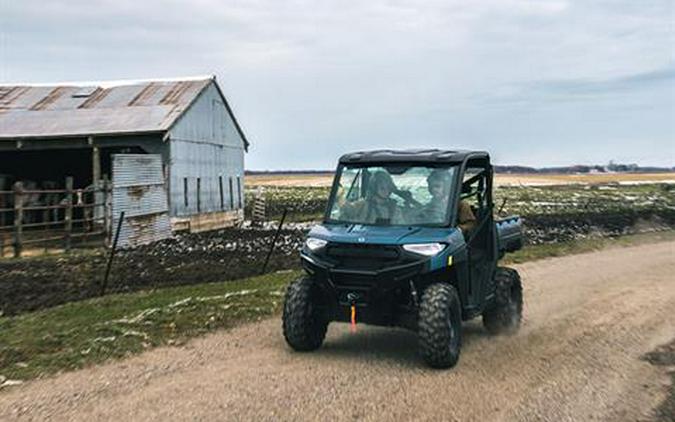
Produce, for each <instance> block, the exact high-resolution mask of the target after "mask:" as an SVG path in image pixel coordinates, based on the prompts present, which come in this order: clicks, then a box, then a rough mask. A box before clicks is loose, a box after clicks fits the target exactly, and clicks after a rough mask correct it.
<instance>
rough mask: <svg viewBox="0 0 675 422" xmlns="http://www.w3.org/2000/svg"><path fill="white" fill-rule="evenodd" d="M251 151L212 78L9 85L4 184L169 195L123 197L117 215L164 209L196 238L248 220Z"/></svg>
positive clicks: (0, 162)
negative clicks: (247, 157) (109, 187)
mask: <svg viewBox="0 0 675 422" xmlns="http://www.w3.org/2000/svg"><path fill="white" fill-rule="evenodd" d="M248 145H249V144H248V141H247V140H246V136H245V135H244V133H243V131H242V129H241V127H240V126H239V124H238V123H237V120H236V118H235V116H234V114H233V112H232V109H231V108H230V106H229V104H228V102H227V100H226V98H225V96H224V95H223V93H222V91H221V89H220V88H219V86H218V84H217V83H216V79H215V77H213V76H207V77H196V78H184V79H164V80H148V81H108V82H90V83H87V82H84V83H62V84H53V85H52V84H48V85H42V84H25V85H11V86H9V85H0V175H3V179H2V180H5V181H7V180H30V181H34V182H37V183H38V184H39V183H41V182H46V181H49V182H51V183H54V182H56V183H59V184H61V186H62V185H63V181H64V179H65V177H67V176H72V177H73V178H74V184H75V187H76V188H84V187H86V186H90V185H92V184H100V183H103V180H104V179H105V178H110V179H112V183H113V185H114V186H115V187H116V188H118V187H119V189H124V188H125V187H126V188H129V187H131V186H136V185H139V186H146V185H147V186H155V187H157V186H160V185H161V189H145V190H139V189H136V190H134V192H132V193H133V194H134V195H135V196H134V195H131V193H128V192H127V193H128V194H120V195H121V196H119V198H118V197H116V198H115V199H114V200H113V202H114V204H113V205H114V206H113V210H112V212H113V214H114V215H115V214H116V213H118V212H119V211H120V210H122V209H126V210H127V211H128V212H127V214H128V215H130V217H132V214H134V212H135V213H136V214H139V213H140V214H142V213H143V212H146V213H148V212H152V211H153V210H154V209H157V210H160V209H162V210H163V211H164V212H165V213H167V214H168V217H169V218H167V219H166V220H167V221H170V222H171V226H172V227H173V229H190V230H207V229H212V228H217V227H221V226H225V225H228V224H232V223H234V222H236V221H237V220H240V219H242V218H243V208H244V177H243V176H244V153H245V152H246V151H247V150H248ZM146 156H147V157H146ZM115 157H117V161H115ZM153 166H155V167H156V168H155V167H153ZM115 169H116V170H115ZM116 172H117V173H116ZM151 173H152V174H151ZM153 184H154V185H153ZM4 188H5V189H6V188H7V186H5V187H4ZM2 189H3V187H2V186H0V190H2ZM130 192H131V191H130ZM153 192H154V193H153ZM125 195H126V196H125ZM120 198H121V199H120ZM162 198H164V199H162ZM116 208H117V209H116ZM134 210H136V211H134ZM130 230H131V229H130ZM150 238H152V236H150Z"/></svg>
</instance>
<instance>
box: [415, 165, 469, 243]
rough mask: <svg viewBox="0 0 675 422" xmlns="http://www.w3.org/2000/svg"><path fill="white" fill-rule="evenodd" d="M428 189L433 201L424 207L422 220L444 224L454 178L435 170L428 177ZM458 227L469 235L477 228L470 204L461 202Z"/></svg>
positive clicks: (446, 172)
mask: <svg viewBox="0 0 675 422" xmlns="http://www.w3.org/2000/svg"><path fill="white" fill-rule="evenodd" d="M427 188H428V189H429V193H430V194H431V200H430V201H429V202H428V203H427V204H426V205H425V206H424V208H423V209H422V212H421V213H420V218H421V219H422V220H424V221H425V222H427V223H442V222H444V221H445V218H446V214H447V211H448V201H449V200H450V192H451V191H452V176H451V175H450V173H449V172H448V171H447V170H444V169H436V170H433V171H432V172H431V173H430V174H429V176H428V177H427ZM457 215H458V227H459V228H460V230H462V233H464V234H467V233H468V232H470V231H471V230H472V229H473V228H474V227H475V226H476V216H475V215H474V214H473V211H471V206H470V205H469V203H468V202H466V201H464V200H461V201H459V208H458V213H457Z"/></svg>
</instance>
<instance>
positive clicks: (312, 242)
mask: <svg viewBox="0 0 675 422" xmlns="http://www.w3.org/2000/svg"><path fill="white" fill-rule="evenodd" d="M327 243H328V242H327V241H325V240H323V239H317V238H315V237H310V238H308V239H307V240H306V241H305V245H307V247H308V248H309V250H310V251H315V250H317V249H321V248H323V247H324V246H326V244H327Z"/></svg>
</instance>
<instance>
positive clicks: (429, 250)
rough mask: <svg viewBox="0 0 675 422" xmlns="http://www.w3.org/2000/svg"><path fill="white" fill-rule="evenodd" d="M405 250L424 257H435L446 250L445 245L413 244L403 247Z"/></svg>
mask: <svg viewBox="0 0 675 422" xmlns="http://www.w3.org/2000/svg"><path fill="white" fill-rule="evenodd" d="M403 249H405V250H406V251H408V252H413V253H416V254H420V255H424V256H434V255H436V254H437V253H439V252H440V251H442V250H443V249H445V244H443V243H411V244H409V245H403Z"/></svg>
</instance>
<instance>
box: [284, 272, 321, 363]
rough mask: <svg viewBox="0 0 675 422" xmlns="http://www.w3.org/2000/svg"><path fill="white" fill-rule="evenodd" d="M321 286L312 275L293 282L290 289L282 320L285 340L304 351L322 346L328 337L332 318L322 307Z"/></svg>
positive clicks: (287, 292) (294, 347)
mask: <svg viewBox="0 0 675 422" xmlns="http://www.w3.org/2000/svg"><path fill="white" fill-rule="evenodd" d="M320 305H321V304H320V301H319V292H318V291H317V287H316V285H315V284H314V282H313V281H312V279H311V278H310V277H308V276H304V277H301V278H299V279H297V280H295V281H293V282H292V283H291V284H290V285H289V286H288V289H287V290H286V299H285V302H284V313H283V317H282V321H283V332H284V338H285V339H286V342H287V343H288V345H289V346H291V347H292V348H293V349H294V350H297V351H300V352H308V351H312V350H316V349H318V348H319V347H321V344H322V343H323V339H324V338H325V337H326V329H327V328H328V318H327V317H326V315H325V311H324V310H323V308H322V307H321V306H320Z"/></svg>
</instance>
